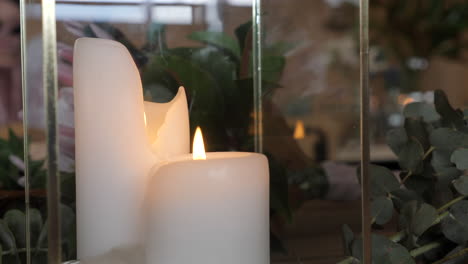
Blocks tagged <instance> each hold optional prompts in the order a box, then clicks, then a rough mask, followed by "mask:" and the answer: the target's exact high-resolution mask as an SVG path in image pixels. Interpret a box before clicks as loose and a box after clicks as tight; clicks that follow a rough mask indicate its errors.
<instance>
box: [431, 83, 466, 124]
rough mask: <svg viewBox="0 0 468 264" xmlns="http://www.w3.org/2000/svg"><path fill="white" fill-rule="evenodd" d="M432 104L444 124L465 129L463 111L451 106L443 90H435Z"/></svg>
mask: <svg viewBox="0 0 468 264" xmlns="http://www.w3.org/2000/svg"><path fill="white" fill-rule="evenodd" d="M434 104H435V108H436V110H437V112H438V113H439V114H440V115H441V117H442V122H443V125H444V126H447V127H449V128H452V129H457V130H465V129H466V127H465V126H466V124H465V121H464V116H463V113H462V112H461V111H459V110H455V109H453V108H452V106H451V105H450V103H449V101H448V98H447V96H446V94H445V93H444V92H443V91H441V90H436V91H435V94H434Z"/></svg>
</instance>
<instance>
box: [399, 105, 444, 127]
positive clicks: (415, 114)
mask: <svg viewBox="0 0 468 264" xmlns="http://www.w3.org/2000/svg"><path fill="white" fill-rule="evenodd" d="M403 115H404V116H405V117H406V118H422V119H423V120H424V121H425V122H435V121H437V120H439V119H440V115H439V114H438V113H437V111H436V110H435V108H434V107H433V106H432V105H430V104H427V103H422V102H415V103H411V104H408V105H406V107H405V109H404V110H403Z"/></svg>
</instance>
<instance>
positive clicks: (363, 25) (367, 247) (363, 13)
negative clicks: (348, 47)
mask: <svg viewBox="0 0 468 264" xmlns="http://www.w3.org/2000/svg"><path fill="white" fill-rule="evenodd" d="M359 21H360V32H359V34H360V37H359V39H360V64H361V65H360V69H361V72H360V94H361V133H360V134H361V183H362V184H361V188H362V189H361V191H362V201H361V202H362V204H361V205H362V237H363V249H364V250H363V263H364V264H371V263H372V238H371V214H370V179H369V178H370V176H369V163H370V143H369V122H370V120H369V94H370V92H369V0H360V9H359Z"/></svg>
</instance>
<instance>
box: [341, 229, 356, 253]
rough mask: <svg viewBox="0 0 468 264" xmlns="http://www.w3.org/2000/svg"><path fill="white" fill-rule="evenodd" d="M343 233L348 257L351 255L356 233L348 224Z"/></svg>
mask: <svg viewBox="0 0 468 264" xmlns="http://www.w3.org/2000/svg"><path fill="white" fill-rule="evenodd" d="M342 231H343V240H344V246H345V251H346V255H351V251H352V249H351V248H352V245H353V241H354V233H353V231H352V230H351V228H350V227H349V226H348V225H347V224H344V225H343V227H342Z"/></svg>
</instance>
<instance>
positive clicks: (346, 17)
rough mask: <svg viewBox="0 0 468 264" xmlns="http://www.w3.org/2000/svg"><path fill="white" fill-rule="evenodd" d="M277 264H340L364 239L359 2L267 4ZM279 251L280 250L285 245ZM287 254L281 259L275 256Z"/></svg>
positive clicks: (267, 125)
mask: <svg viewBox="0 0 468 264" xmlns="http://www.w3.org/2000/svg"><path fill="white" fill-rule="evenodd" d="M262 7H263V10H262V14H263V23H264V31H265V32H264V47H263V54H262V55H263V56H262V62H263V65H262V66H263V71H262V73H263V80H264V85H263V87H264V91H263V92H264V94H266V96H264V97H263V98H264V101H263V121H264V123H263V125H264V130H263V131H264V134H263V137H264V152H265V153H267V154H268V155H270V163H271V164H272V165H273V166H275V169H274V170H272V171H271V184H272V188H273V189H275V188H277V189H279V190H281V191H278V192H273V193H272V197H271V198H272V206H273V209H274V211H273V217H272V219H271V224H272V227H273V230H274V235H275V236H277V237H279V239H280V241H281V242H282V244H279V243H278V244H276V247H275V248H274V250H273V262H274V263H337V262H338V261H340V260H342V259H344V258H345V256H347V254H348V253H347V250H346V248H345V246H344V245H345V243H344V241H343V235H342V226H343V224H347V225H348V226H349V228H350V229H351V230H352V231H353V232H354V233H355V234H356V235H359V234H360V233H361V190H360V185H359V182H358V178H357V175H356V169H357V167H358V165H359V162H360V137H359V120H360V119H359V118H360V116H359V113H360V104H359V101H360V92H359V43H358V41H357V40H358V35H357V30H356V29H357V28H358V24H357V23H358V20H359V19H358V14H359V6H358V5H357V4H356V1H296V0H290V1H279V0H278V1H263V6H262ZM281 246H282V247H283V248H282V247H281ZM281 249H283V251H281Z"/></svg>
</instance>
